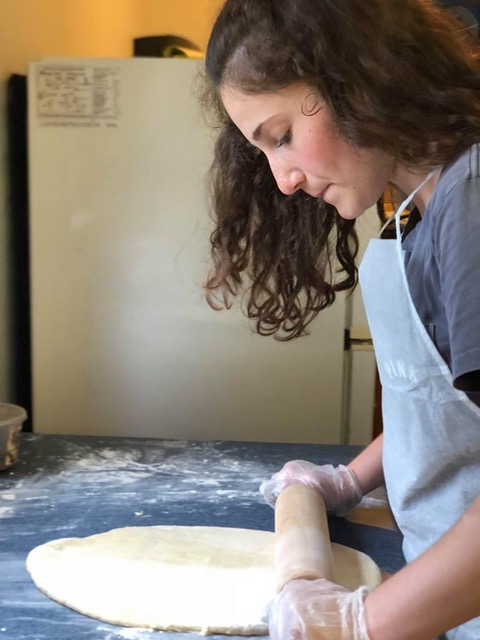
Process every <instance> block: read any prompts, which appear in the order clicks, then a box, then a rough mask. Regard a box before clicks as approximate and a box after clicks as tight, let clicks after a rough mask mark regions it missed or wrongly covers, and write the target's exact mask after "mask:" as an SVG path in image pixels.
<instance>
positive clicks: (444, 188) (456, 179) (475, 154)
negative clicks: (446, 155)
mask: <svg viewBox="0 0 480 640" xmlns="http://www.w3.org/2000/svg"><path fill="white" fill-rule="evenodd" d="M479 184H480V144H474V145H472V146H471V147H469V148H468V149H467V150H466V151H464V152H463V153H462V154H461V155H460V156H458V157H457V158H455V160H453V161H452V162H451V163H449V164H448V165H446V166H445V167H444V168H443V170H442V173H441V175H440V178H439V180H438V182H437V187H436V189H435V193H434V196H433V197H432V201H435V200H443V198H445V197H448V196H451V195H452V193H451V192H452V190H453V191H455V192H460V193H461V191H462V189H466V190H468V189H469V188H470V189H471V188H473V189H478V187H479Z"/></svg>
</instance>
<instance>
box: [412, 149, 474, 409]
mask: <svg viewBox="0 0 480 640" xmlns="http://www.w3.org/2000/svg"><path fill="white" fill-rule="evenodd" d="M410 217H411V219H410V220H409V222H408V223H407V227H406V229H405V234H404V240H403V244H402V246H403V249H404V250H405V265H406V273H407V279H408V283H409V286H410V293H411V296H412V300H413V302H414V304H415V307H416V309H417V312H418V315H419V316H420V318H421V320H422V322H423V324H424V325H425V328H426V329H427V331H428V333H429V335H430V337H431V338H432V340H433V342H434V344H435V345H436V347H437V349H438V351H439V353H440V354H441V356H442V357H443V359H444V360H445V362H446V363H447V364H448V366H449V367H450V369H451V371H452V374H453V378H454V385H455V386H456V387H458V388H461V389H463V390H465V391H468V395H469V397H470V399H471V400H473V401H474V402H475V404H477V405H479V406H480V145H478V144H475V145H473V146H472V147H471V148H470V149H469V150H468V151H466V152H465V153H464V154H462V155H461V156H459V157H458V158H457V159H456V160H455V161H454V162H452V163H451V164H450V165H448V166H446V167H445V168H444V170H443V171H442V174H441V176H440V178H439V180H438V182H437V185H436V188H435V191H434V193H433V196H432V198H431V200H430V202H429V203H428V206H427V208H426V210H425V213H424V215H423V218H419V216H417V219H415V217H414V215H413V214H412V216H410ZM415 222H416V224H415ZM412 227H413V228H412ZM459 378H460V379H459Z"/></svg>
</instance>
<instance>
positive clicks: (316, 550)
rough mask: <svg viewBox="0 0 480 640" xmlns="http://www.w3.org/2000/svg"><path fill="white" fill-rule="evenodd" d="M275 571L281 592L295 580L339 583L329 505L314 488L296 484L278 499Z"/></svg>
mask: <svg viewBox="0 0 480 640" xmlns="http://www.w3.org/2000/svg"><path fill="white" fill-rule="evenodd" d="M275 571H276V577H277V590H278V591H281V589H282V588H283V587H284V586H285V585H286V584H287V582H289V581H290V580H295V578H303V579H306V580H316V579H318V578H326V579H327V580H331V581H335V564H334V560H333V553H332V548H331V546H330V535H329V532H328V521H327V513H326V509H325V503H324V502H323V498H322V497H321V495H320V494H319V493H318V492H317V491H316V490H315V489H313V488H312V487H308V486H306V485H303V484H293V485H290V486H288V487H286V489H284V490H283V491H282V492H281V494H280V495H279V497H278V498H277V502H276V505H275Z"/></svg>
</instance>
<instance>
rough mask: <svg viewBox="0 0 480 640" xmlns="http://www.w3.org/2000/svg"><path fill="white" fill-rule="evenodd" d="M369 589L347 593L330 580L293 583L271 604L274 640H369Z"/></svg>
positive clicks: (271, 624) (272, 635)
mask: <svg viewBox="0 0 480 640" xmlns="http://www.w3.org/2000/svg"><path fill="white" fill-rule="evenodd" d="M367 594H368V589H367V587H359V588H358V589H357V590H356V591H348V589H344V588H343V587H340V586H339V585H337V584H334V583H333V582H329V581H328V580H324V579H320V580H291V581H290V582H288V583H287V584H286V585H285V586H284V587H283V589H282V591H280V593H279V594H278V595H277V596H276V597H275V598H274V600H273V601H272V602H271V603H270V607H269V610H268V626H269V630H270V639H271V640H369V637H368V631H367V623H366V616H365V605H364V600H365V597H366V596H367Z"/></svg>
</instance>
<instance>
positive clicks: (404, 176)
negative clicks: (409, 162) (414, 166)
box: [391, 166, 441, 216]
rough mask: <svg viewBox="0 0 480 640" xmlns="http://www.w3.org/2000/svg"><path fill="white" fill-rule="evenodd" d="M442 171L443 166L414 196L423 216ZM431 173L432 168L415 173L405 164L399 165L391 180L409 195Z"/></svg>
mask: <svg viewBox="0 0 480 640" xmlns="http://www.w3.org/2000/svg"><path fill="white" fill-rule="evenodd" d="M440 172H441V167H438V168H437V169H436V170H435V173H434V175H433V176H432V177H431V178H430V180H429V181H428V182H427V183H426V184H424V185H423V187H422V188H421V189H420V190H419V191H417V193H416V194H415V197H414V198H413V202H414V204H415V206H416V207H417V208H418V210H419V211H420V215H422V216H423V214H424V213H425V209H426V208H427V205H428V203H429V202H430V199H431V197H432V195H433V192H434V191H435V187H436V184H437V182H438V178H439V177H440ZM429 173H430V169H429V170H427V171H422V172H421V173H420V172H415V173H414V172H413V171H411V170H410V169H407V168H406V167H404V166H397V167H395V169H394V171H393V174H392V178H391V182H392V183H393V184H394V185H395V186H397V187H398V188H399V189H401V190H402V191H403V192H404V193H405V194H406V195H408V194H409V193H412V191H414V190H415V189H416V188H417V187H418V186H419V185H420V184H421V183H422V182H423V181H424V180H425V178H426V177H427V176H428V174H429Z"/></svg>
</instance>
